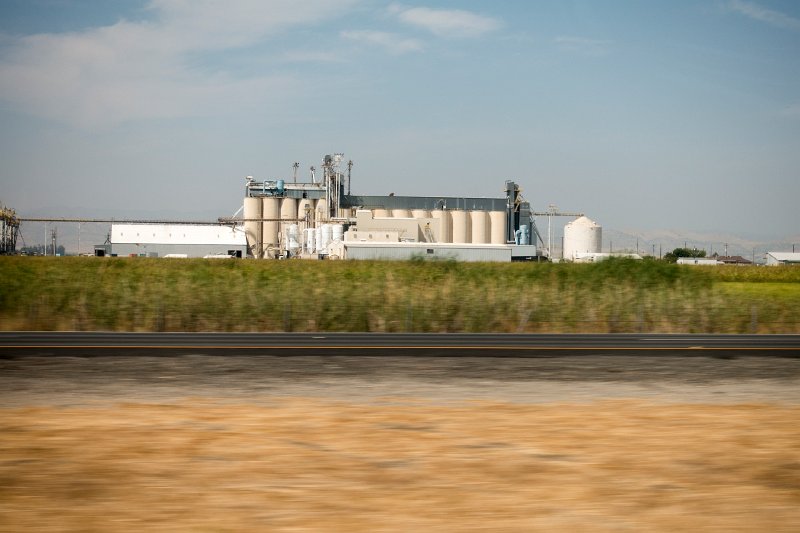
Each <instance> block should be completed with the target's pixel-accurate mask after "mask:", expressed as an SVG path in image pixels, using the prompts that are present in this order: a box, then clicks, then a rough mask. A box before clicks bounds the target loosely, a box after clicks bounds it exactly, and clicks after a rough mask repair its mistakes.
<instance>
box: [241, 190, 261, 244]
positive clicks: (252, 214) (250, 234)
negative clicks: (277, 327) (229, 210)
mask: <svg viewBox="0 0 800 533" xmlns="http://www.w3.org/2000/svg"><path fill="white" fill-rule="evenodd" d="M243 216H244V219H245V223H244V234H245V236H246V237H247V253H248V254H250V255H252V256H253V257H259V254H260V253H261V246H260V243H261V220H260V219H261V198H253V197H250V196H248V197H247V198H245V199H244V215H243ZM248 219H250V220H248ZM252 219H258V220H252Z"/></svg>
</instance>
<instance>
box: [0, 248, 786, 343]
mask: <svg viewBox="0 0 800 533" xmlns="http://www.w3.org/2000/svg"><path fill="white" fill-rule="evenodd" d="M0 279H2V284H1V285H0V328H1V329H3V330H33V331H54V330H81V331H93V330H102V331H375V332H403V331H414V332H565V333H566V332H587V333H588V332H631V333H634V332H661V333H690V332H692V333H699V332H709V333H716V332H720V333H722V332H725V333H748V332H753V333H800V268H792V267H735V266H717V267H688V266H678V265H673V264H668V263H666V262H659V261H650V260H646V261H632V260H608V261H604V262H600V263H596V264H547V263H542V264H536V263H511V264H501V263H457V262H447V261H444V262H426V261H408V262H377V261H375V262H372V261H363V262H362V261H301V260H296V261H253V260H244V261H241V260H205V259H177V260H167V259H145V258H105V259H100V258H92V257H89V258H85V257H60V258H54V257H2V258H0Z"/></svg>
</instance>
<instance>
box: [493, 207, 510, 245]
mask: <svg viewBox="0 0 800 533" xmlns="http://www.w3.org/2000/svg"><path fill="white" fill-rule="evenodd" d="M506 221H507V217H506V212H505V211H489V233H490V238H489V242H491V243H492V244H505V243H506Z"/></svg>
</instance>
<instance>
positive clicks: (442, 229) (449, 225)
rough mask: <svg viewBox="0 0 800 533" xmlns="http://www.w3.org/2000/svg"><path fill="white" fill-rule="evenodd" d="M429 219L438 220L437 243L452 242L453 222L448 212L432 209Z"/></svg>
mask: <svg viewBox="0 0 800 533" xmlns="http://www.w3.org/2000/svg"><path fill="white" fill-rule="evenodd" d="M431 217H433V218H438V219H439V221H440V222H439V242H453V221H452V218H451V217H450V211H444V210H442V209H434V210H433V211H431Z"/></svg>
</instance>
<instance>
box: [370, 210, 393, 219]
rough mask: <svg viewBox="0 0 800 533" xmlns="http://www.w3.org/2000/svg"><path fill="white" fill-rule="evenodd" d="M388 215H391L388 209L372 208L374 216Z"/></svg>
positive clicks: (384, 216)
mask: <svg viewBox="0 0 800 533" xmlns="http://www.w3.org/2000/svg"><path fill="white" fill-rule="evenodd" d="M388 216H390V215H389V210H388V209H383V208H379V209H373V210H372V218H386V217H388Z"/></svg>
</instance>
